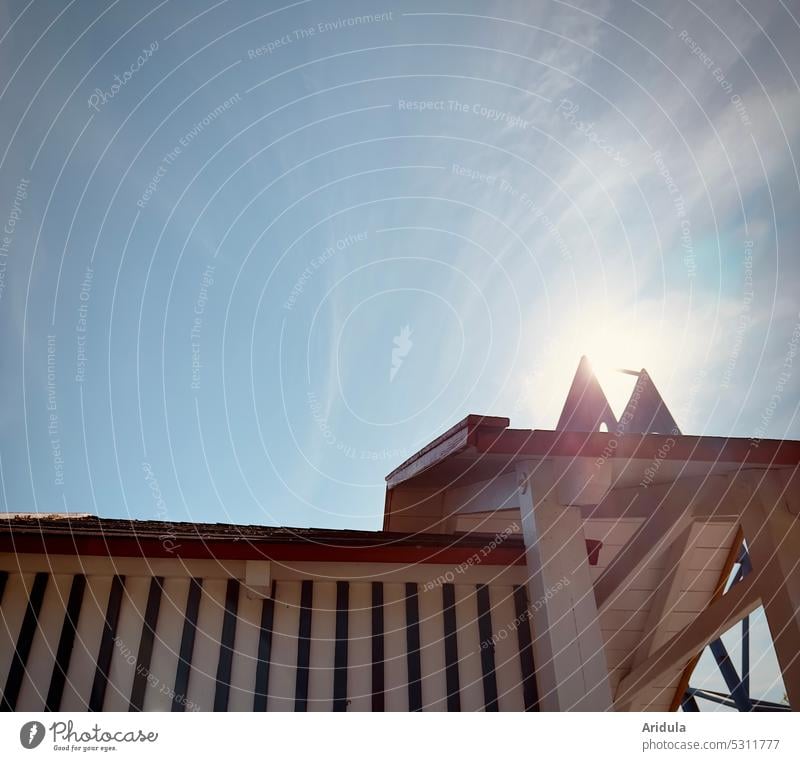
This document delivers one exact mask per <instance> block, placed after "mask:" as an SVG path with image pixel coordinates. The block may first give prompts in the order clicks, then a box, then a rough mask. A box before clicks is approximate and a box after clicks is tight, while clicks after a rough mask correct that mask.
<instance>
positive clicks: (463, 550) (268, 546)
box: [0, 533, 603, 566]
mask: <svg viewBox="0 0 800 761" xmlns="http://www.w3.org/2000/svg"><path fill="white" fill-rule="evenodd" d="M602 546H603V543H602V542H601V541H600V540H598V539H587V540H586V552H587V554H588V556H589V565H597V561H598V558H599V555H600V549H601V548H602ZM0 552H9V553H14V554H26V553H27V554H41V555H76V556H84V557H88V556H96V557H123V558H131V557H133V558H183V559H185V560H200V559H203V560H208V559H212V560H279V561H290V562H291V561H293V562H301V561H316V562H333V563H425V564H428V563H436V564H441V565H459V564H461V563H466V562H468V561H469V559H470V558H472V559H473V561H474V563H475V565H492V566H494V565H525V548H524V547H520V546H519V545H517V546H509V545H505V546H500V547H495V548H494V549H493V550H491V551H490V552H487V553H486V555H485V556H484V554H483V549H482V548H480V547H458V546H452V545H451V546H445V547H409V546H403V545H383V546H372V547H352V546H350V547H348V546H338V547H337V546H331V545H321V544H315V543H312V542H309V543H308V544H299V543H293V544H274V543H261V544H259V543H255V542H246V541H238V542H237V541H227V540H222V541H206V540H202V539H186V538H183V537H178V538H175V539H174V540H170V541H161V540H159V539H154V538H142V539H136V538H134V537H119V536H112V537H103V536H79V535H73V536H57V535H47V534H33V533H30V534H17V535H16V536H14V535H12V534H2V535H0Z"/></svg>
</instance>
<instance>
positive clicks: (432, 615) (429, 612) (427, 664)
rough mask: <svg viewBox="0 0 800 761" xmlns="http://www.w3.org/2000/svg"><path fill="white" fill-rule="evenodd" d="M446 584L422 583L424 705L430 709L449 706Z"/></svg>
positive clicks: (421, 655)
mask: <svg viewBox="0 0 800 761" xmlns="http://www.w3.org/2000/svg"><path fill="white" fill-rule="evenodd" d="M442 610H443V606H442V588H441V587H433V588H428V589H426V588H425V586H424V585H420V586H419V628H420V642H421V643H422V646H421V648H420V659H421V662H422V663H421V665H422V706H423V708H424V710H426V711H446V710H447V675H446V669H445V653H444V616H443V613H442Z"/></svg>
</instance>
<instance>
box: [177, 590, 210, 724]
mask: <svg viewBox="0 0 800 761" xmlns="http://www.w3.org/2000/svg"><path fill="white" fill-rule="evenodd" d="M202 591H203V580H202V579H192V580H191V582H190V583H189V597H188V598H187V600H186V615H185V616H184V620H183V633H182V634H181V651H180V655H179V656H178V668H177V671H176V672H175V694H174V695H173V696H172V710H173V711H178V712H180V711H184V710H185V709H186V695H187V693H188V690H189V674H190V673H191V670H192V652H193V651H194V635H195V633H196V632H197V612H198V610H199V609H200V594H201V593H202Z"/></svg>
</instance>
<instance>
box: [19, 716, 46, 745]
mask: <svg viewBox="0 0 800 761" xmlns="http://www.w3.org/2000/svg"><path fill="white" fill-rule="evenodd" d="M42 740H44V724H42V723H41V722H40V721H26V722H25V723H24V724H23V725H22V729H20V731H19V741H20V742H21V743H22V747H23V748H27V749H28V750H30V749H31V748H36V747H37V746H38V745H39V743H40V742H41V741H42Z"/></svg>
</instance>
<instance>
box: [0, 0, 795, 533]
mask: <svg viewBox="0 0 800 761" xmlns="http://www.w3.org/2000/svg"><path fill="white" fill-rule="evenodd" d="M798 33H800V7H799V6H798V4H797V3H796V2H787V1H786V0H777V2H774V3H760V2H755V1H754V0H750V2H744V3H742V2H727V1H725V2H722V1H719V2H697V3H695V2H678V3H673V2H669V1H667V0H654V1H652V2H647V3H644V2H636V0H617V1H616V2H603V1H602V0H599V1H597V2H583V3H581V2H575V3H566V2H557V1H556V0H546V1H545V0H543V1H542V2H537V3H531V4H525V3H486V2H463V1H461V2H448V1H447V0H434V1H433V2H430V0H429V1H428V2H422V1H421V0H419V1H416V2H415V1H414V0H412V1H410V2H404V3H401V4H397V5H381V4H378V5H376V4H375V3H374V2H373V3H359V2H336V3H335V4H334V3H324V2H319V1H317V0H305V1H300V2H285V3H263V4H259V5H258V6H257V7H256V6H255V5H251V4H248V3H235V2H232V1H228V2H225V1H223V2H214V3H210V2H191V3H190V2H148V1H147V0H145V1H143V2H137V3H124V2H119V1H118V2H109V3H106V2H83V1H76V0H73V2H65V3H57V4H46V3H41V2H28V1H27V0H23V1H22V2H3V3H2V4H0V150H1V151H2V155H0V188H1V189H2V194H0V218H2V219H1V220H0V221H2V223H3V225H4V233H3V237H2V238H1V239H0V243H1V245H0V346H2V352H0V387H1V388H2V394H3V400H4V403H3V404H2V406H0V431H1V432H2V435H1V436H0V481H2V484H1V485H2V504H0V507H2V508H3V509H4V510H8V511H45V512H47V511H62V510H69V511H73V512H88V513H96V514H100V515H103V516H109V517H122V516H131V517H134V518H142V519H163V520H176V521H181V520H191V521H222V522H237V523H260V524H269V525H290V526H318V527H332V528H343V527H349V528H363V529H375V528H378V527H379V526H380V523H381V516H382V508H383V495H384V490H385V482H384V477H385V475H386V474H387V473H388V472H390V471H391V470H392V469H393V468H395V467H396V466H397V465H398V464H399V463H400V462H402V461H403V460H404V459H406V458H407V457H408V456H410V455H411V454H413V453H414V452H415V451H417V450H418V449H420V448H421V447H422V446H424V445H425V444H426V443H427V442H429V441H430V440H432V439H433V438H435V437H436V436H438V435H439V434H440V433H442V432H443V431H444V430H446V429H447V428H448V427H450V426H451V425H453V424H454V423H456V422H457V421H459V420H460V419H462V418H463V417H464V416H466V415H467V414H470V413H483V414H492V415H501V416H507V417H509V418H510V419H511V425H512V426H513V427H517V428H532V427H538V428H552V427H554V425H555V423H556V421H557V419H558V414H559V411H560V408H561V405H562V404H563V400H564V397H565V396H566V392H567V389H568V386H569V382H570V379H571V376H572V374H573V373H574V371H575V368H576V367H577V364H578V360H579V358H580V356H581V355H583V354H588V355H589V357H590V359H591V360H592V363H593V365H594V366H595V367H596V368H597V371H598V375H599V376H600V380H601V382H602V383H603V385H604V387H605V388H606V390H607V392H608V394H609V398H610V400H611V403H612V405H613V406H614V408H615V409H616V411H617V412H618V413H619V412H620V411H621V409H622V407H623V405H624V402H625V398H626V395H627V394H628V393H629V391H630V378H629V377H628V376H621V375H619V374H615V373H613V372H612V370H613V368H614V367H620V366H621V367H627V368H633V369H639V368H641V367H646V368H647V370H648V371H649V373H650V375H651V376H652V377H653V378H654V380H655V382H656V384H657V385H658V387H659V389H660V390H661V392H662V394H663V396H664V398H665V399H666V400H667V402H668V404H669V406H670V408H671V409H672V411H673V414H674V415H675V417H676V419H677V421H678V424H679V425H680V427H681V429H682V430H683V432H685V433H691V434H704V435H715V436H744V437H748V436H753V437H757V438H777V439H780V438H794V439H797V438H800V422H798V403H799V402H800V383H799V382H798V380H800V365H798V364H797V363H794V362H793V359H794V358H795V353H796V350H797V346H798V343H799V342H800V314H798V312H800V304H798V297H797V293H798V288H797V285H798V269H800V258H798V255H797V251H798V250H800V245H799V244H800V230H799V229H798V224H799V221H798V214H797V209H798V208H799V206H798V202H800V170H798V165H797V162H798V152H799V150H798V148H799V147H798V129H800V94H799V93H798V80H797V78H798V77H800V60H799V59H800V52H799V51H798V46H797V36H798ZM626 383H627V384H628V386H626Z"/></svg>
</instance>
